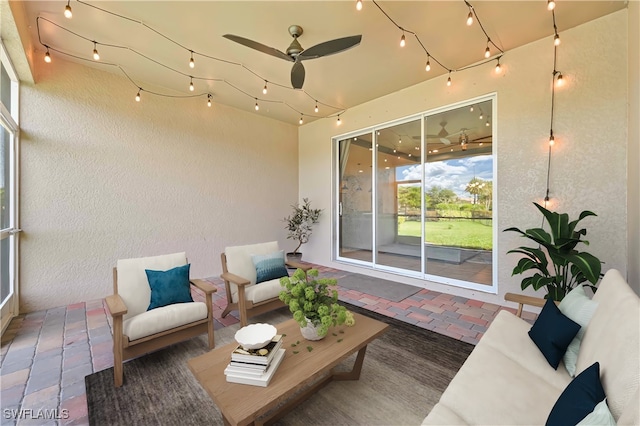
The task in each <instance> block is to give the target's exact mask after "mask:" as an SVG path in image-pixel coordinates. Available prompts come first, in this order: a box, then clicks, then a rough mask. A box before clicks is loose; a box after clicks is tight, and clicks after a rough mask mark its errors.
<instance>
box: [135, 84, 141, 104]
mask: <svg viewBox="0 0 640 426" xmlns="http://www.w3.org/2000/svg"><path fill="white" fill-rule="evenodd" d="M141 90H142V88H140V87H138V93H137V94H136V102H140V99H141V98H140V91H141Z"/></svg>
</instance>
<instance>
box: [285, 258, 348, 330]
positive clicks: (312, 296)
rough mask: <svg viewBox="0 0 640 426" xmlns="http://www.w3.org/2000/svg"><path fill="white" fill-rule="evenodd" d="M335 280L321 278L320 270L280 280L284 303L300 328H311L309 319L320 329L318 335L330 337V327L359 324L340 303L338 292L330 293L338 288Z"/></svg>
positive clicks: (301, 271)
mask: <svg viewBox="0 0 640 426" xmlns="http://www.w3.org/2000/svg"><path fill="white" fill-rule="evenodd" d="M336 284H337V280H336V279H334V278H318V270H317V269H310V270H308V271H307V273H306V274H305V272H304V271H303V270H302V269H298V270H296V272H295V273H294V274H293V275H292V276H291V277H283V278H280V285H281V286H282V287H284V289H283V290H282V291H280V295H279V297H280V300H282V301H283V302H284V303H285V304H286V305H287V306H289V310H290V311H291V312H292V313H293V319H295V320H296V322H297V323H298V324H299V325H300V327H306V326H307V319H308V320H309V321H311V323H313V325H314V326H316V327H318V335H319V336H326V335H327V332H328V331H329V327H331V326H335V325H342V324H346V325H347V326H352V325H353V324H355V319H354V318H353V314H352V313H351V312H350V311H349V310H347V308H345V307H344V306H342V305H340V304H339V303H338V291H337V290H336V289H335V288H334V289H330V287H331V286H335V285H336Z"/></svg>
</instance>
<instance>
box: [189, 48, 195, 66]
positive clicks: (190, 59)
mask: <svg viewBox="0 0 640 426" xmlns="http://www.w3.org/2000/svg"><path fill="white" fill-rule="evenodd" d="M189 52H191V58H189V68H191V69H193V68H195V67H196V61H194V60H193V50H190V51H189Z"/></svg>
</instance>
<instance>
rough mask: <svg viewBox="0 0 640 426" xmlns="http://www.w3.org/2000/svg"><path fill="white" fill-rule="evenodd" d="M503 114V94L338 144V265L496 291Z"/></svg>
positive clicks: (337, 141)
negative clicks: (499, 107) (496, 156)
mask: <svg viewBox="0 0 640 426" xmlns="http://www.w3.org/2000/svg"><path fill="white" fill-rule="evenodd" d="M493 117H495V96H494V95H492V96H487V97H483V98H480V99H475V100H472V101H469V102H465V103H461V104H458V105H455V106H453V107H447V108H442V109H439V110H436V111H430V112H426V113H424V114H420V115H418V116H413V117H408V118H405V119H402V120H398V121H396V122H394V123H392V124H390V125H385V126H379V127H373V128H371V129H366V130H365V131H361V132H357V133H355V134H349V135H346V136H345V137H339V138H336V139H335V140H334V142H335V145H336V148H337V149H336V170H337V176H338V179H337V182H339V188H336V192H337V194H338V197H337V200H336V202H337V203H338V208H337V209H336V210H337V212H338V217H337V220H336V222H335V223H336V235H337V237H338V238H337V239H336V240H337V247H336V250H335V253H336V260H338V261H343V262H348V263H352V264H358V265H361V266H364V267H370V268H374V269H379V270H385V271H389V272H395V273H399V274H403V275H406V276H411V277H417V278H422V279H428V280H431V281H436V282H441V283H445V284H451V285H457V286H461V287H466V288H474V289H478V290H482V291H487V292H495V285H494V283H493V276H494V264H495V262H494V256H493V244H494V241H495V238H496V231H495V229H494V226H493V217H494V213H493V204H494V193H493V186H494V182H495V172H494V170H495V165H494V161H493V150H494V145H495V144H494V131H493V128H494V126H495V124H494V122H493ZM374 165H375V167H374Z"/></svg>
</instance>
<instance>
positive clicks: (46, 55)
mask: <svg viewBox="0 0 640 426" xmlns="http://www.w3.org/2000/svg"><path fill="white" fill-rule="evenodd" d="M44 61H45V62H46V63H48V64H50V63H51V55H50V54H49V46H47V51H46V52H45V53H44Z"/></svg>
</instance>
